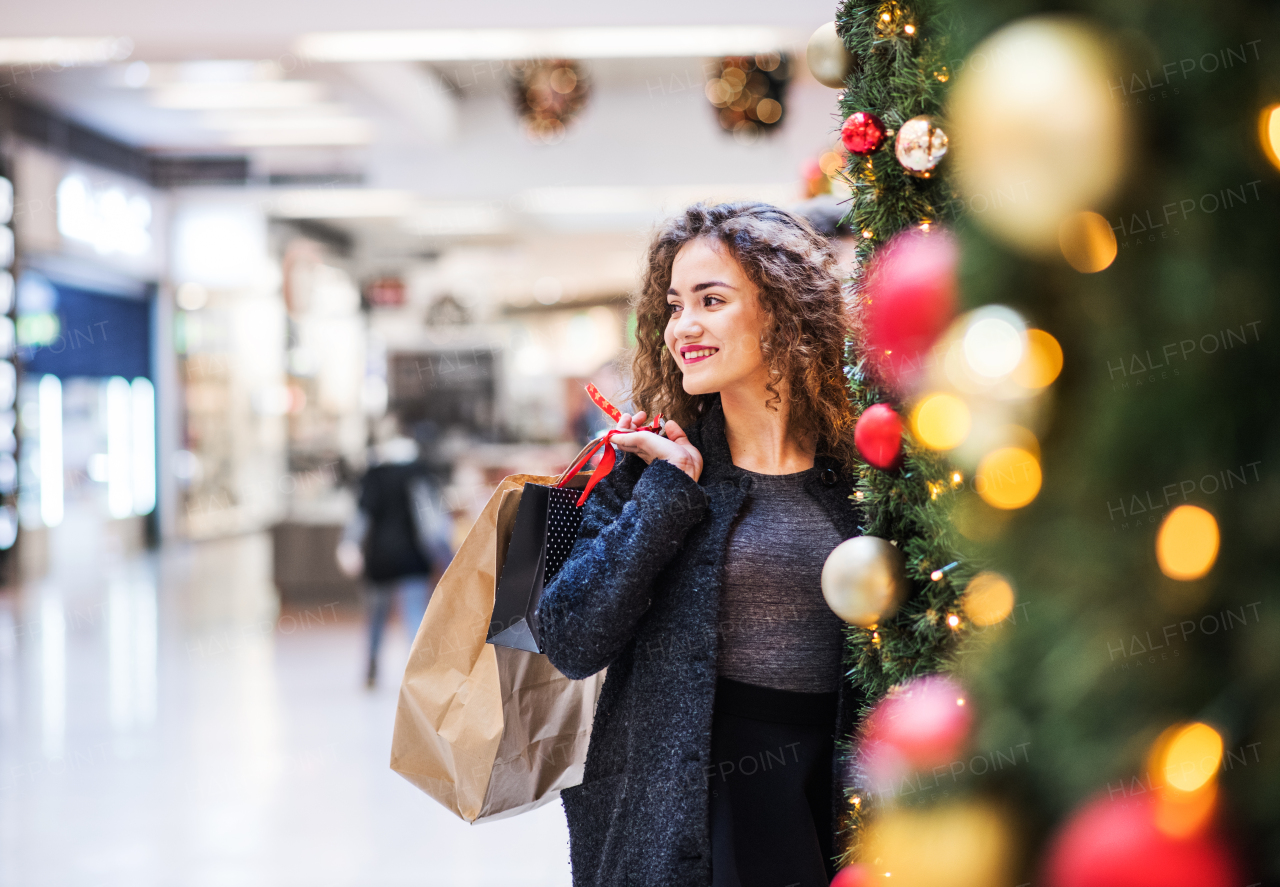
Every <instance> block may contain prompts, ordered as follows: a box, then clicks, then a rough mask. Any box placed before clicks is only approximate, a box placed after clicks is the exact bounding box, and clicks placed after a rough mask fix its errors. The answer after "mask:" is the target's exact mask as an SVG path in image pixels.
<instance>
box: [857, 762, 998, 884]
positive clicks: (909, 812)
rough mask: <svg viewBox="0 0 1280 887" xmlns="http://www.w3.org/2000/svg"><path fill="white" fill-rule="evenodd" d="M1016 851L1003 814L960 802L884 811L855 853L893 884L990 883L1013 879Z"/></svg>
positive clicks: (994, 809) (990, 808)
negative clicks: (858, 851)
mask: <svg viewBox="0 0 1280 887" xmlns="http://www.w3.org/2000/svg"><path fill="white" fill-rule="evenodd" d="M939 769H941V768H939ZM1016 851H1017V847H1016V845H1015V843H1014V839H1013V834H1012V830H1011V828H1010V825H1009V819H1008V817H1007V816H1006V815H1005V814H1003V813H1002V812H1001V811H999V810H997V809H996V808H994V807H992V806H990V805H988V804H985V803H981V802H961V803H951V804H943V805H940V806H937V807H931V808H924V809H912V808H907V807H903V808H898V809H893V810H888V811H886V812H885V813H883V814H882V815H881V816H879V817H878V818H877V819H876V820H875V821H873V822H872V824H871V826H870V828H869V829H868V830H867V834H866V837H865V839H864V841H863V846H862V852H861V856H862V858H863V859H865V860H867V861H868V862H870V861H872V860H874V862H873V863H872V866H871V868H872V871H873V872H874V873H875V874H876V875H880V876H888V880H885V881H884V883H886V884H888V883H892V884H893V885H894V887H990V885H993V884H1014V883H1017V882H1016V881H1015V880H1014V877H1013V872H1014V863H1015V857H1016ZM876 880H881V879H880V878H877V879H876Z"/></svg>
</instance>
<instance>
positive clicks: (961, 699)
mask: <svg viewBox="0 0 1280 887" xmlns="http://www.w3.org/2000/svg"><path fill="white" fill-rule="evenodd" d="M956 705H964V697H963V696H957V697H956Z"/></svg>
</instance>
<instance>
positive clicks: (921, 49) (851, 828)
mask: <svg viewBox="0 0 1280 887" xmlns="http://www.w3.org/2000/svg"><path fill="white" fill-rule="evenodd" d="M829 27H830V26H828V29H829ZM828 33H829V32H828ZM835 33H836V36H837V37H838V38H839V42H838V43H837V42H835V41H833V40H831V39H830V37H829V36H828V43H827V45H826V47H825V50H826V52H827V53H828V54H829V56H830V55H834V56H835V59H834V68H835V70H836V71H837V72H838V76H837V78H836V79H837V80H838V81H840V82H839V83H833V82H831V81H830V80H828V81H827V82H828V85H832V86H837V85H841V84H842V85H843V92H842V93H841V95H840V100H839V109H840V116H841V119H842V120H843V121H844V124H843V126H842V129H841V135H842V140H843V142H844V144H845V147H846V149H847V150H848V151H849V155H848V161H847V165H846V167H845V170H844V171H843V175H844V177H845V178H846V180H847V182H848V184H849V186H850V189H851V191H852V195H853V196H852V201H851V206H850V209H849V211H848V213H847V214H846V217H845V220H846V222H847V223H848V224H849V225H850V226H851V227H852V230H853V231H854V233H855V236H857V237H858V262H857V270H856V272H855V274H854V278H853V280H852V283H851V288H852V307H851V313H852V315H853V324H852V325H853V335H852V338H851V339H850V341H849V343H848V345H847V350H846V369H845V373H846V375H847V377H848V380H849V388H850V396H851V398H852V400H853V402H854V403H855V404H856V405H857V408H858V410H859V412H860V414H862V415H863V417H864V419H863V420H862V421H860V423H859V424H860V427H861V426H862V422H863V421H867V420H869V419H871V417H872V415H873V414H872V413H868V410H869V408H871V407H873V406H875V405H876V404H887V405H889V406H890V407H892V408H894V409H895V410H896V411H899V412H900V411H901V409H902V407H903V404H902V403H901V402H899V398H898V395H897V394H896V393H895V391H894V388H893V386H892V385H891V384H889V380H888V379H886V376H885V373H884V372H883V369H884V365H883V362H882V361H877V360H876V359H875V358H876V357H877V356H878V355H875V354H872V353H871V349H870V348H868V347H867V344H866V343H867V342H868V335H869V333H870V331H869V330H868V329H867V321H868V315H867V307H868V304H869V301H870V297H869V287H868V270H869V269H871V268H873V267H874V263H875V258H876V256H877V253H878V252H879V251H880V249H881V247H883V246H885V245H886V244H888V243H889V241H890V240H891V239H892V238H894V236H895V235H898V234H900V233H902V232H908V231H910V230H911V229H917V230H919V231H921V232H936V230H937V229H938V228H939V227H940V226H943V225H945V224H946V223H948V222H950V221H952V220H953V218H954V215H955V207H956V206H957V205H958V204H957V203H956V202H955V200H954V198H953V193H952V190H951V187H950V185H949V184H948V182H947V175H946V167H945V164H940V161H941V160H942V156H943V155H944V154H945V150H946V136H945V134H943V132H942V130H941V129H940V128H939V127H938V125H937V119H936V116H935V115H937V114H939V113H940V110H941V107H942V101H943V97H944V93H945V89H946V83H947V81H948V79H949V78H950V72H949V71H948V69H947V67H946V64H945V59H946V56H945V51H946V39H945V28H944V26H943V20H942V18H941V16H940V13H939V11H938V7H937V5H936V4H935V3H932V2H928V0H920V2H914V3H906V2H899V0H888V2H881V0H873V2H867V0H847V2H845V3H843V4H841V6H840V7H839V9H838V12H837V16H836V20H835ZM816 42H817V35H815V43H816ZM818 51H819V52H821V51H823V49H822V48H821V47H820V48H819V49H818ZM842 51H843V52H844V53H847V55H845V56H844V57H843V58H841V57H840V55H839V54H840V53H841V52H842ZM813 53H814V48H813V45H812V44H811V50H810V66H811V68H814V69H815V70H816V69H817V67H818V65H817V64H815V63H816V62H819V61H822V60H818V59H814V58H813ZM826 62H827V63H828V64H829V65H830V63H831V62H832V59H831V58H830V57H828V59H826ZM839 75H843V76H839ZM859 449H860V450H861V451H862V452H863V455H864V457H866V458H868V460H869V461H867V463H866V464H864V465H863V467H862V469H861V476H860V477H859V479H858V482H857V492H856V493H855V499H856V500H858V502H859V504H860V505H861V506H862V507H863V509H864V513H865V515H866V518H865V522H864V524H863V527H862V529H863V532H864V533H866V534H867V535H869V536H878V537H881V538H884V539H888V540H890V541H891V542H893V543H894V544H895V545H896V546H897V547H898V549H899V550H900V551H901V552H902V553H903V555H904V556H905V562H906V576H907V580H908V583H909V586H910V593H909V594H908V596H907V598H906V600H905V601H904V602H903V604H902V606H901V608H900V609H899V610H898V611H897V613H896V614H894V615H893V616H891V617H889V618H887V619H885V620H884V621H882V622H881V623H880V624H878V625H875V626H872V627H868V628H861V627H856V626H849V627H848V629H847V631H846V665H847V666H848V668H849V674H850V676H851V678H852V679H853V681H854V682H855V683H856V684H857V685H858V686H860V687H863V688H865V690H866V692H867V704H868V708H869V707H870V706H872V705H874V704H875V703H876V702H878V701H879V700H880V699H882V698H883V697H884V696H885V695H886V694H887V693H888V692H889V691H890V689H892V688H893V687H895V686H897V685H899V684H902V683H903V682H905V681H907V680H909V679H910V678H913V677H917V676H920V675H925V674H930V673H934V672H938V671H942V670H945V669H946V668H947V664H948V660H949V658H950V656H951V655H952V654H953V653H954V650H955V645H956V640H957V635H958V633H959V631H961V630H962V629H963V628H964V625H965V620H964V615H963V612H962V611H961V608H960V596H961V592H962V591H963V589H964V587H965V584H966V583H967V581H968V580H969V579H970V578H971V577H972V576H973V574H974V572H975V570H974V569H973V568H972V567H971V566H970V565H969V564H968V563H966V562H965V560H963V559H962V558H961V556H960V554H959V551H958V547H957V545H958V540H957V539H956V537H955V535H954V531H953V529H952V527H951V522H950V517H949V514H950V507H951V505H952V504H953V501H954V496H952V495H950V494H952V493H953V491H954V490H955V489H956V488H957V487H959V486H961V485H962V484H963V482H964V477H963V475H962V474H961V473H960V472H958V471H956V470H955V469H954V468H952V467H950V466H949V465H948V464H947V462H946V461H945V460H944V459H943V458H941V457H940V456H939V455H938V454H937V453H936V452H934V451H931V450H929V449H927V448H925V447H923V446H921V445H920V444H919V443H918V442H917V441H916V440H915V439H914V437H913V435H912V433H911V431H910V430H909V429H907V430H904V431H903V432H902V439H901V451H900V454H899V455H898V458H897V459H896V460H888V461H889V463H890V464H888V466H887V468H880V467H876V466H875V465H873V464H872V461H875V462H877V463H878V464H880V465H885V461H883V460H880V459H877V458H876V457H875V456H874V455H872V454H870V453H869V452H868V451H867V450H866V449H864V448H863V447H862V446H861V442H860V445H859ZM849 751H850V749H849V747H848V745H847V744H846V746H845V747H844V748H843V749H842V752H844V753H845V754H846V761H849V760H850V759H849V756H848V752H849ZM850 782H851V783H854V784H852V785H850V786H849V787H848V788H847V789H846V794H847V796H848V800H849V807H848V816H847V818H846V821H845V822H844V823H843V824H842V834H843V835H844V840H843V841H842V847H841V850H842V862H850V861H852V860H853V858H854V857H855V854H856V851H857V844H858V840H859V832H860V826H861V824H862V820H863V816H864V815H865V814H866V813H868V812H869V809H868V808H869V806H870V804H869V802H868V799H867V798H863V797H861V796H859V794H858V792H857V789H856V787H855V785H856V780H850Z"/></svg>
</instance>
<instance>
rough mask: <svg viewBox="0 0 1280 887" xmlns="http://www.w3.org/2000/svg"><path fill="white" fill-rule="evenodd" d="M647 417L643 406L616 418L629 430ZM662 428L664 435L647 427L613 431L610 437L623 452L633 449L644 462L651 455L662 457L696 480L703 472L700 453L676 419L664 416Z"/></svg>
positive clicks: (632, 451)
mask: <svg viewBox="0 0 1280 887" xmlns="http://www.w3.org/2000/svg"><path fill="white" fill-rule="evenodd" d="M646 418H647V417H646V416H645V413H644V410H641V411H640V412H638V413H636V414H635V415H631V414H630V413H623V414H622V418H621V419H620V420H619V421H618V430H619V431H632V430H633V429H635V428H639V427H640V426H642V425H644V424H645V419H646ZM663 430H664V431H666V437H659V436H658V435H657V434H654V433H652V432H649V431H635V432H634V433H632V434H615V435H614V436H613V437H612V438H610V439H611V440H612V442H613V444H614V446H616V447H617V448H618V449H620V450H622V451H623V452H624V453H635V454H636V455H637V456H639V457H640V458H641V459H643V460H644V461H645V464H646V465H649V464H651V463H652V462H653V460H654V459H665V460H666V461H668V462H670V463H671V464H672V465H674V466H676V467H677V468H679V469H680V470H681V471H683V472H684V473H685V474H687V475H689V477H691V478H693V479H694V481H695V482H696V481H697V480H698V478H699V477H701V476H702V454H701V453H699V452H698V448H697V447H695V446H694V445H693V444H691V443H689V436H688V435H687V434H685V433H684V429H682V428H681V427H680V426H679V425H677V424H676V423H675V422H672V421H671V420H667V424H666V425H664V426H663Z"/></svg>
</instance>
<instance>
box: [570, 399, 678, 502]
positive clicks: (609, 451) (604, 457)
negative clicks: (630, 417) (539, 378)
mask: <svg viewBox="0 0 1280 887" xmlns="http://www.w3.org/2000/svg"><path fill="white" fill-rule="evenodd" d="M587 396H588V397H590V398H591V400H592V402H593V403H594V404H595V405H596V406H598V407H599V408H600V409H602V410H604V411H605V412H606V413H608V414H609V418H610V419H612V420H613V421H615V422H618V421H620V420H621V419H622V411H621V410H619V409H618V408H617V407H615V406H614V405H613V404H611V403H609V401H608V399H607V398H605V396H604V395H603V394H601V393H600V390H599V389H598V388H596V386H594V385H592V384H591V383H590V382H588V383H587ZM661 419H662V414H661V413H659V414H658V415H656V416H654V417H653V421H652V422H650V423H649V424H648V425H644V426H642V427H640V428H635V429H632V430H631V431H623V430H622V429H620V428H614V429H613V430H611V431H607V432H605V435H604V437H602V438H600V439H599V440H598V441H596V442H595V443H594V444H593V445H592V446H591V448H590V449H589V450H587V451H586V452H584V453H583V454H582V457H581V458H580V459H578V461H577V462H575V463H574V465H573V467H571V468H570V469H569V470H568V471H566V472H565V474H564V477H562V478H561V479H560V482H559V483H558V484H556V486H557V487H563V486H564V485H565V484H567V483H568V482H569V479H570V478H571V477H573V476H574V475H575V474H577V473H578V472H579V471H580V470H581V469H582V467H583V466H584V465H586V464H587V463H588V462H590V461H591V457H592V456H594V455H595V454H596V451H598V450H599V449H600V448H601V447H604V452H603V454H601V456H600V465H599V466H598V467H597V468H596V470H595V471H593V472H592V473H591V478H590V480H588V481H587V485H586V487H585V488H584V489H583V490H582V495H581V496H579V497H578V501H577V506H578V507H579V508H581V507H582V506H583V504H584V503H585V502H586V501H587V496H589V495H590V494H591V490H592V489H594V488H595V485H596V484H598V483H600V481H602V480H604V479H605V477H606V476H607V475H608V474H609V472H610V471H613V466H614V465H615V464H616V463H617V461H618V456H617V452H616V451H615V450H614V448H613V447H612V446H611V445H607V444H609V439H610V438H612V437H613V436H614V435H615V434H634V433H635V432H636V431H652V432H654V433H655V434H656V433H657V432H658V431H660V430H661V429H662V424H661V422H660V421H659V420H661Z"/></svg>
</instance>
